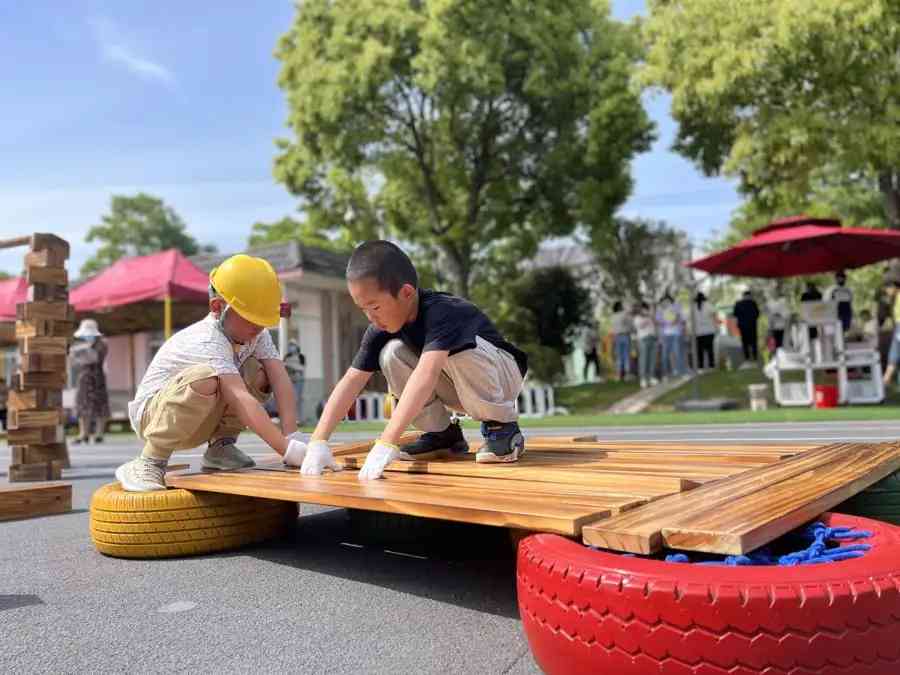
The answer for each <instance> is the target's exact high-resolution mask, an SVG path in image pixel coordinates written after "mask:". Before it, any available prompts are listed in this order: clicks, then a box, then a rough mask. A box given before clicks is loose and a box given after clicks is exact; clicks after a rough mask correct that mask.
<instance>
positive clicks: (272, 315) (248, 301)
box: [209, 253, 281, 326]
mask: <svg viewBox="0 0 900 675" xmlns="http://www.w3.org/2000/svg"><path fill="white" fill-rule="evenodd" d="M209 283H211V284H212V285H213V288H215V289H216V293H218V294H219V295H221V296H222V297H223V298H225V302H227V303H228V305H229V306H230V307H231V308H232V309H234V311H235V312H237V313H238V314H240V315H241V316H242V317H244V318H245V319H247V321H249V322H251V323H255V324H256V325H257V326H277V325H278V319H279V311H278V310H279V307H280V305H281V285H280V284H279V283H278V275H277V274H275V270H274V269H272V265H270V264H269V262H268V261H267V260H263V259H262V258H254V257H253V256H250V255H245V254H243V253H239V254H238V255H233V256H231V257H230V258H228V260H226V261H224V262H223V263H222V264H221V265H219V266H218V267H216V268H215V269H214V270H213V271H212V272H210V273H209Z"/></svg>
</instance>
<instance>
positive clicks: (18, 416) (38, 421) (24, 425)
mask: <svg viewBox="0 0 900 675" xmlns="http://www.w3.org/2000/svg"><path fill="white" fill-rule="evenodd" d="M7 421H8V422H9V429H10V430H13V429H33V428H35V427H51V426H52V427H55V426H56V425H58V424H62V422H63V413H62V410H60V409H58V408H57V409H55V410H10V411H9V416H8V420H7Z"/></svg>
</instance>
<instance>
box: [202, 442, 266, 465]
mask: <svg viewBox="0 0 900 675" xmlns="http://www.w3.org/2000/svg"><path fill="white" fill-rule="evenodd" d="M236 440H237V439H236V438H220V439H219V440H217V441H213V442H212V443H210V444H209V447H207V448H206V453H204V455H203V464H202V465H203V468H204V469H213V470H214V471H233V470H234V469H247V468H249V467H251V466H256V462H254V461H253V459H252V458H250V457H248V456H247V455H245V454H244V453H243V452H241V451H240V450H239V449H238V447H237V446H236V445H235V444H234V442H235V441H236Z"/></svg>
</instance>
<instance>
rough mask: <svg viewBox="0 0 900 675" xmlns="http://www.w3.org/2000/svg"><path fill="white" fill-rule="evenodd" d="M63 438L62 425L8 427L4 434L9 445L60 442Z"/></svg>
mask: <svg viewBox="0 0 900 675" xmlns="http://www.w3.org/2000/svg"><path fill="white" fill-rule="evenodd" d="M64 438H65V435H64V434H63V430H62V426H55V427H40V428H27V429H9V430H8V431H7V434H6V442H7V443H9V444H10V445H31V444H36V445H48V444H51V443H62V442H63V439H64Z"/></svg>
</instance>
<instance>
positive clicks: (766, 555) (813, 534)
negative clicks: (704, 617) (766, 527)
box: [665, 523, 872, 567]
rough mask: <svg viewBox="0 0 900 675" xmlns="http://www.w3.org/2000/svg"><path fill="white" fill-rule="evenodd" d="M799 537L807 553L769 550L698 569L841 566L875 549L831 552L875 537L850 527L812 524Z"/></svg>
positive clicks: (679, 557)
mask: <svg viewBox="0 0 900 675" xmlns="http://www.w3.org/2000/svg"><path fill="white" fill-rule="evenodd" d="M794 536H798V537H800V538H802V539H805V540H807V541H808V542H809V546H807V547H806V548H805V549H803V550H800V551H796V552H794V553H788V554H786V555H782V556H778V557H775V556H774V555H772V553H771V552H770V549H768V548H766V547H764V548H761V549H759V550H758V551H754V552H753V553H750V554H749V555H730V556H727V557H726V558H725V559H724V560H703V561H698V562H697V563H696V564H698V565H783V566H788V567H790V566H794V565H817V564H819V563H831V562H838V561H840V560H851V559H853V558H860V557H862V556H864V555H865V553H866V551H868V550H869V549H870V548H872V546H871V545H870V544H850V545H849V546H838V547H835V548H828V542H829V541H831V540H837V541H840V540H841V539H867V538H869V537H871V536H872V533H871V532H869V531H867V530H854V529H852V528H850V527H828V526H827V525H825V523H813V524H811V525H807V526H806V527H805V528H804V529H802V530H800V531H798V532H795V533H794ZM665 560H666V562H673V563H689V562H691V559H690V557H688V556H687V555H685V554H684V553H672V554H670V555H667V556H666V558H665Z"/></svg>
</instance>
